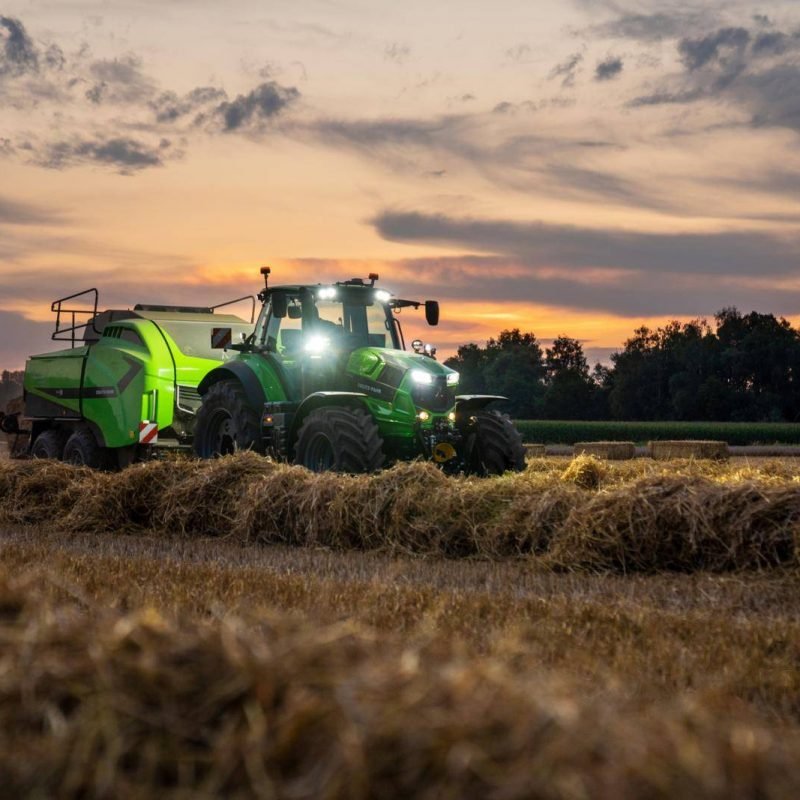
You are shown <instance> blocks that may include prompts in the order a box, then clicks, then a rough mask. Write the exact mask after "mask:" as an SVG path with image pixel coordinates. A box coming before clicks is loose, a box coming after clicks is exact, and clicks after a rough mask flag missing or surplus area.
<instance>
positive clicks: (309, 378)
mask: <svg viewBox="0 0 800 800" xmlns="http://www.w3.org/2000/svg"><path fill="white" fill-rule="evenodd" d="M278 291H280V292H281V294H282V295H283V296H282V297H281V298H280V300H279V301H277V300H274V297H275V295H276V294H277V293H278V292H273V295H272V298H271V299H270V301H268V302H267V303H266V304H265V306H264V310H263V311H262V315H261V317H260V318H259V322H258V325H257V326H256V341H255V344H256V346H257V347H259V348H261V350H262V352H264V353H265V354H266V355H267V357H268V358H270V359H271V360H272V361H273V363H275V365H276V366H277V367H278V370H279V372H280V374H281V378H282V380H283V382H284V384H285V386H286V388H287V394H288V395H289V396H290V397H292V398H294V399H298V400H299V399H302V398H304V397H307V396H308V395H309V394H311V393H313V392H317V391H336V390H342V389H347V388H348V387H347V386H346V385H345V383H346V379H345V370H344V367H345V365H346V359H345V358H344V357H343V355H344V353H345V352H346V349H347V348H346V345H347V341H346V339H347V336H346V332H345V329H344V327H343V324H342V306H341V304H339V305H338V307H337V306H332V307H331V308H324V309H320V308H318V306H317V303H316V302H315V298H314V295H313V294H312V293H311V292H310V291H309V290H307V289H298V290H295V291H292V290H286V291H284V290H278Z"/></svg>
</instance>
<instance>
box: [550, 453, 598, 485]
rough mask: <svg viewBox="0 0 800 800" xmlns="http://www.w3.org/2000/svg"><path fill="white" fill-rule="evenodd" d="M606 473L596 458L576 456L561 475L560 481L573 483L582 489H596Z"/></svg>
mask: <svg viewBox="0 0 800 800" xmlns="http://www.w3.org/2000/svg"><path fill="white" fill-rule="evenodd" d="M607 472H608V469H607V467H606V466H605V464H603V462H602V461H600V459H599V458H597V457H596V456H588V455H583V456H577V457H576V458H573V459H572V461H570V464H569V466H568V467H567V468H566V469H565V470H564V472H562V473H561V480H562V481H566V482H567V483H574V484H575V485H576V486H580V487H581V488H582V489H596V488H597V487H598V486H599V485H600V482H601V481H602V480H603V478H604V477H605V476H606V473H607Z"/></svg>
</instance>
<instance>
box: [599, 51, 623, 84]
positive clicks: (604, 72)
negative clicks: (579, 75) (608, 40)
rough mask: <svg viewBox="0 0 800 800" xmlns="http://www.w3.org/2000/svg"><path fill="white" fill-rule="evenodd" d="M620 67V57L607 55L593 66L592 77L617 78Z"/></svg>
mask: <svg viewBox="0 0 800 800" xmlns="http://www.w3.org/2000/svg"><path fill="white" fill-rule="evenodd" d="M622 67H623V63H622V59H621V58H615V57H614V56H609V57H608V58H607V59H605V60H604V61H601V62H600V63H599V64H598V65H597V66H596V67H595V70H594V79H595V80H596V81H610V80H611V79H612V78H617V77H619V76H620V75H621V74H622Z"/></svg>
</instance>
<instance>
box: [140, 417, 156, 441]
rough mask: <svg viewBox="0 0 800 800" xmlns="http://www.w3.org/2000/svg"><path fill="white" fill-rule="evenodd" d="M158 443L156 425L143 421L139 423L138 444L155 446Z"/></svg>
mask: <svg viewBox="0 0 800 800" xmlns="http://www.w3.org/2000/svg"><path fill="white" fill-rule="evenodd" d="M157 441H158V423H157V422H148V421H147V420H143V421H142V422H140V423H139V444H155V443H156V442H157Z"/></svg>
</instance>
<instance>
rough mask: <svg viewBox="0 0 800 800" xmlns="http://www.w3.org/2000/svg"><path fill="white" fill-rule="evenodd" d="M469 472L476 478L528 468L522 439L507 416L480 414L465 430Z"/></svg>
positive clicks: (472, 416) (471, 420) (476, 414)
mask: <svg viewBox="0 0 800 800" xmlns="http://www.w3.org/2000/svg"><path fill="white" fill-rule="evenodd" d="M464 440H465V448H464V450H465V469H466V472H468V473H470V474H473V475H502V474H503V473H504V472H522V470H524V469H525V448H524V447H523V445H522V437H521V436H520V435H519V431H518V430H517V429H516V428H515V427H514V423H513V422H512V421H511V420H510V419H509V417H508V415H507V414H501V413H500V412H498V411H478V412H476V413H475V414H473V415H471V416H470V419H469V422H468V423H467V426H466V429H465V431H464Z"/></svg>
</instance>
